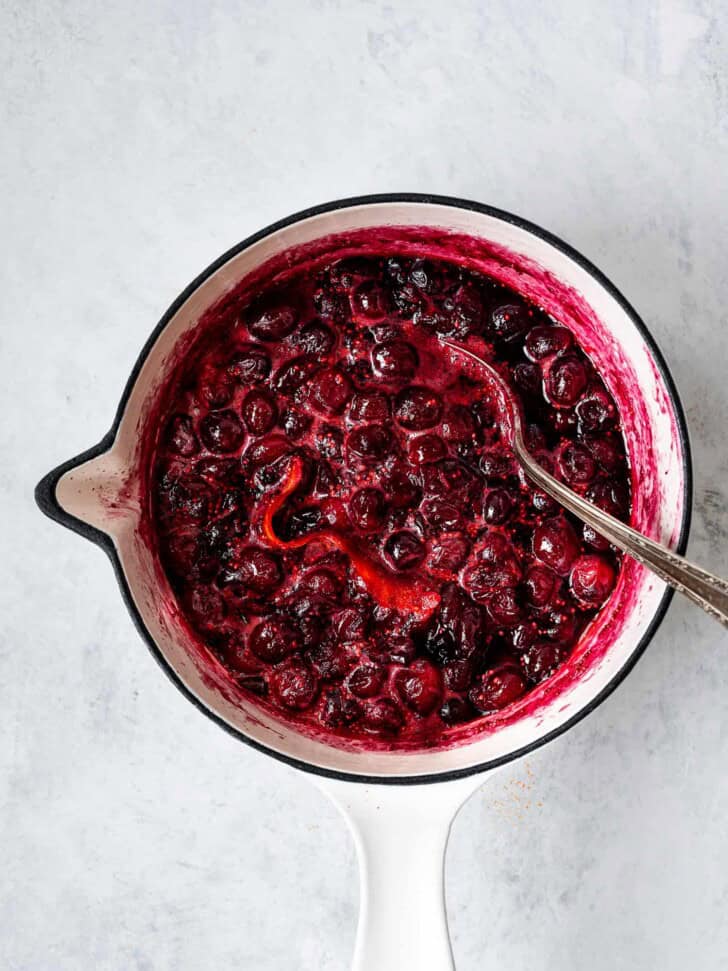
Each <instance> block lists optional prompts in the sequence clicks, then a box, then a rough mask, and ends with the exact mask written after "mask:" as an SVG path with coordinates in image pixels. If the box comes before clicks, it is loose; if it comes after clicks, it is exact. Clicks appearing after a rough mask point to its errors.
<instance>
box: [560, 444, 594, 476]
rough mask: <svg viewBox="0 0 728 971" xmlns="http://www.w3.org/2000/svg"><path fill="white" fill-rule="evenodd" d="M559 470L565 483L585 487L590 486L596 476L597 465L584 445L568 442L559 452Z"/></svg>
mask: <svg viewBox="0 0 728 971" xmlns="http://www.w3.org/2000/svg"><path fill="white" fill-rule="evenodd" d="M558 468H559V472H560V473H561V476H562V478H563V480H564V482H566V483H568V484H569V485H572V486H579V485H581V486H583V485H588V484H589V483H590V482H591V480H592V479H593V478H594V476H595V475H596V471H597V464H596V462H595V461H594V456H593V455H592V453H591V452H590V451H589V449H588V448H586V447H585V446H584V445H579V443H578V442H567V443H566V444H565V445H564V446H563V448H562V449H561V450H560V452H559V457H558Z"/></svg>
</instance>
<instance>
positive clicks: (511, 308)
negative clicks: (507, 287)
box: [487, 303, 531, 342]
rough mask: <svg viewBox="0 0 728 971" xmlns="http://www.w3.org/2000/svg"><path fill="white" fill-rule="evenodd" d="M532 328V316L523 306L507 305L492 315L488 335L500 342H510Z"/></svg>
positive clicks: (498, 308)
mask: <svg viewBox="0 0 728 971" xmlns="http://www.w3.org/2000/svg"><path fill="white" fill-rule="evenodd" d="M530 326H531V315H530V313H529V312H528V309H527V308H526V307H525V306H524V305H523V304H515V303H505V304H502V305H501V306H500V307H496V309H495V310H494V311H493V312H492V313H491V315H490V321H489V323H488V325H487V331H488V334H489V335H490V336H492V337H494V338H496V339H498V340H502V341H506V342H510V341H512V340H515V339H516V337H519V336H520V335H521V334H523V333H524V331H526V330H528V328H529V327H530Z"/></svg>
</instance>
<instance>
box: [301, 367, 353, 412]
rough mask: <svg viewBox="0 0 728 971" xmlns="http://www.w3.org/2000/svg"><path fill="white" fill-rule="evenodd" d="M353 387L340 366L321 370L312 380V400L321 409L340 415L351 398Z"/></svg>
mask: <svg viewBox="0 0 728 971" xmlns="http://www.w3.org/2000/svg"><path fill="white" fill-rule="evenodd" d="M352 392H353V387H352V384H351V381H350V380H349V378H348V377H347V376H346V374H345V373H344V372H343V371H342V370H341V369H340V368H338V367H332V368H325V369H324V370H323V371H319V372H318V374H316V375H315V376H314V378H313V379H312V381H311V401H312V403H313V404H314V406H315V407H316V408H318V410H319V411H322V412H324V413H325V414H333V415H338V414H339V412H341V411H343V410H344V408H345V407H346V405H347V403H348V401H349V399H350V398H351V395H352Z"/></svg>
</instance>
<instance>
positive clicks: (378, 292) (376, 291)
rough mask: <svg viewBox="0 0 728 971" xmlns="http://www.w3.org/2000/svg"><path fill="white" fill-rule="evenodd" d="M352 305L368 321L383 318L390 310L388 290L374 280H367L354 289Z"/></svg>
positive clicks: (355, 311)
mask: <svg viewBox="0 0 728 971" xmlns="http://www.w3.org/2000/svg"><path fill="white" fill-rule="evenodd" d="M351 307H352V310H353V311H354V313H355V314H358V315H359V316H361V317H363V318H364V319H365V320H367V321H375V320H382V319H383V318H384V317H386V315H387V313H388V312H389V300H388V298H387V292H386V290H385V289H384V288H383V287H382V286H380V285H379V284H378V283H376V282H375V281H374V280H365V281H364V282H363V283H360V284H359V286H358V287H356V288H355V289H354V291H353V293H352V295H351Z"/></svg>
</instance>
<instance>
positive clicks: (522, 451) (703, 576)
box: [441, 339, 728, 627]
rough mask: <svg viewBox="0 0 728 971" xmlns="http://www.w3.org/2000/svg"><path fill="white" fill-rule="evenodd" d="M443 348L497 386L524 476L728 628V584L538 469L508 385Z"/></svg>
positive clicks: (468, 354)
mask: <svg viewBox="0 0 728 971" xmlns="http://www.w3.org/2000/svg"><path fill="white" fill-rule="evenodd" d="M441 343H443V344H445V345H447V347H449V348H451V349H452V350H453V351H457V352H458V353H459V354H464V355H465V356H466V357H469V358H471V359H472V360H473V361H475V362H476V363H477V364H478V365H480V367H481V368H484V369H485V370H486V371H487V373H488V376H489V377H490V378H492V379H493V381H495V382H496V384H497V386H498V387H499V388H500V390H501V393H502V394H503V397H504V399H505V402H506V405H507V407H508V410H509V413H510V417H511V427H512V443H511V444H512V445H513V450H514V452H515V453H516V456H517V457H518V460H519V462H520V463H521V465H522V466H523V470H524V472H525V473H526V475H527V476H528V477H529V478H530V479H531V480H532V481H533V482H535V484H536V485H537V486H538V487H539V488H540V489H543V491H544V492H546V493H548V495H549V496H551V498H552V499H555V500H556V501H557V502H558V503H560V504H561V505H562V506H563V507H564V508H565V509H568V510H569V512H571V513H573V514H574V515H575V516H578V518H579V519H581V520H582V522H585V523H587V524H588V525H589V526H592V527H593V528H594V529H595V530H597V532H598V533H600V534H601V535H602V536H603V537H604V538H605V539H607V540H609V542H610V543H612V544H613V545H614V546H616V547H617V548H618V549H620V550H622V551H623V552H624V553H629V555H630V556H632V557H634V559H635V560H637V562H638V563H642V564H644V566H646V567H648V568H649V569H650V570H652V572H653V573H656V574H657V576H658V577H660V579H661V580H664V581H665V583H669V585H670V586H671V587H674V589H675V590H677V591H678V592H679V593H682V594H685V596H686V597H688V598H689V599H690V600H692V601H693V603H696V604H698V606H699V607H702V608H703V610H704V611H705V612H706V613H707V614H710V616H711V617H713V618H715V620H717V621H719V622H720V623H721V624H723V626H724V627H728V581H726V580H723V579H721V578H720V577H716V576H714V575H713V574H712V573H708V571H707V570H703V569H702V568H701V567H699V566H695V565H694V564H693V563H690V562H688V560H686V559H685V558H684V557H682V556H678V555H677V553H673V552H672V550H669V549H667V547H665V546H662V545H661V544H660V543H656V542H655V541H654V540H652V539H648V538H647V536H643V535H642V533H638V532H637V530H636V529H632V527H631V526H626V525H625V524H624V523H622V522H620V521H619V520H618V519H615V518H614V516H610V515H609V513H606V512H604V511H603V510H602V509H599V508H598V507H597V506H595V505H593V504H592V503H591V502H587V500H586V499H583V498H582V497H581V496H580V495H578V494H577V493H576V492H574V491H572V490H571V489H569V487H568V486H565V485H564V483H563V482H560V481H559V480H558V479H555V478H554V476H553V475H550V474H549V473H548V472H547V471H546V470H545V469H544V468H542V467H541V466H540V465H539V464H538V462H537V461H536V459H535V458H534V457H533V455H531V453H530V452H529V451H528V449H527V448H526V445H525V442H524V439H523V424H522V420H521V411H520V407H519V405H518V401H517V399H516V398H515V396H514V394H513V392H512V391H511V389H510V387H509V386H508V384H507V383H506V381H505V380H504V379H503V378H502V377H501V375H500V374H499V373H498V372H497V371H496V370H495V368H494V367H492V366H491V365H490V364H488V362H487V361H484V360H483V358H482V357H479V356H478V355H477V354H474V353H473V352H472V351H470V350H468V349H467V348H465V347H461V346H460V345H459V344H454V343H453V342H452V341H448V340H443V339H441Z"/></svg>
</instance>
